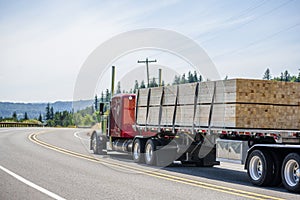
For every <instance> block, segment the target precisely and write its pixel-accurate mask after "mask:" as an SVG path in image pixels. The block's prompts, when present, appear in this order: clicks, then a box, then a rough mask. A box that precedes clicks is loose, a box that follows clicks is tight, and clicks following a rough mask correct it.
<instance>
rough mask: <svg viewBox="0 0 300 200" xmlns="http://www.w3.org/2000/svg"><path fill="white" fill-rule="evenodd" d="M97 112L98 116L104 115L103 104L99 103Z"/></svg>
mask: <svg viewBox="0 0 300 200" xmlns="http://www.w3.org/2000/svg"><path fill="white" fill-rule="evenodd" d="M99 111H100V115H104V103H100V106H99Z"/></svg>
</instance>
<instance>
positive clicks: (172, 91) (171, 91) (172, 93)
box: [163, 85, 177, 106]
mask: <svg viewBox="0 0 300 200" xmlns="http://www.w3.org/2000/svg"><path fill="white" fill-rule="evenodd" d="M176 94H177V85H171V86H166V87H165V88H164V100H163V105H166V106H169V105H175V100H176Z"/></svg>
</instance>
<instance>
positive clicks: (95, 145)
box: [92, 135, 97, 151]
mask: <svg viewBox="0 0 300 200" xmlns="http://www.w3.org/2000/svg"><path fill="white" fill-rule="evenodd" d="M92 147H93V150H94V151H96V149H97V141H96V136H95V135H94V136H93V139H92Z"/></svg>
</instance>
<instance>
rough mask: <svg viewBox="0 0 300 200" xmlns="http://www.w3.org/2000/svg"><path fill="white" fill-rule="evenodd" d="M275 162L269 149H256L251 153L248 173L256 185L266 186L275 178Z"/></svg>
mask: <svg viewBox="0 0 300 200" xmlns="http://www.w3.org/2000/svg"><path fill="white" fill-rule="evenodd" d="M273 167H274V162H273V160H272V157H271V155H270V154H269V152H267V151H261V150H254V151H252V152H251V154H250V155H249V159H248V163H247V173H248V176H249V178H250V181H251V183H252V184H254V185H258V186H266V185H269V184H270V183H271V181H272V179H273V177H272V176H273Z"/></svg>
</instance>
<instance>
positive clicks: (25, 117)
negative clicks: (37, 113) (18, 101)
mask: <svg viewBox="0 0 300 200" xmlns="http://www.w3.org/2000/svg"><path fill="white" fill-rule="evenodd" d="M24 120H28V115H27V112H25V114H24Z"/></svg>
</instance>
